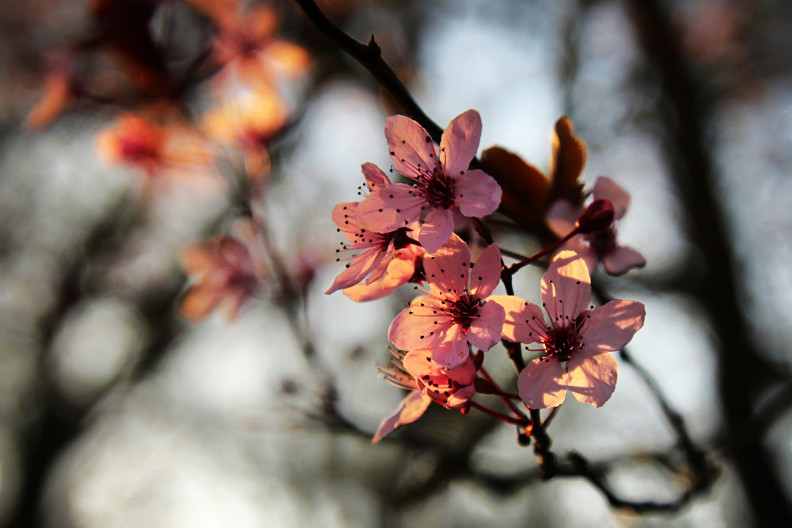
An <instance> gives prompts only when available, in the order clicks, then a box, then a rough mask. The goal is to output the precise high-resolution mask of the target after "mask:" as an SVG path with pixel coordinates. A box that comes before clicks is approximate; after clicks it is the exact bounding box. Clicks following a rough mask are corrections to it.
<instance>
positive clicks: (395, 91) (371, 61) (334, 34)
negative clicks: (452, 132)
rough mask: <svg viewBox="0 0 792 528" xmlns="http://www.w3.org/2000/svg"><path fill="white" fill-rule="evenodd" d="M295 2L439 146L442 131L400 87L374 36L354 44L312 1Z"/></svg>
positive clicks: (402, 84)
mask: <svg viewBox="0 0 792 528" xmlns="http://www.w3.org/2000/svg"><path fill="white" fill-rule="evenodd" d="M295 2H296V3H297V4H298V5H299V6H300V7H301V8H302V10H303V12H304V13H305V15H306V16H307V17H308V18H309V19H310V20H311V22H313V24H314V25H315V26H316V27H317V28H318V29H319V30H320V31H321V32H322V33H324V34H325V35H327V36H328V37H330V38H331V39H332V40H334V41H335V42H336V43H337V44H338V45H339V46H340V47H341V48H342V49H343V50H344V51H346V52H347V53H348V54H349V55H351V56H352V58H354V59H355V60H356V61H357V62H358V63H360V64H361V65H362V66H363V67H364V68H366V69H367V70H368V71H369V72H370V73H371V75H373V76H374V78H375V79H376V80H377V82H379V83H380V84H381V85H382V86H384V87H385V88H386V89H387V90H388V92H389V93H390V94H391V96H392V97H393V98H394V99H395V100H396V102H398V103H399V104H400V105H401V107H402V108H403V109H404V111H405V112H406V114H407V115H408V116H409V117H411V118H413V119H414V120H415V121H417V122H418V123H420V124H421V126H423V127H424V128H425V129H426V131H427V132H429V135H430V136H432V139H434V140H435V141H436V142H437V143H440V137H441V136H442V134H443V129H442V128H440V127H439V126H438V125H437V123H435V122H434V121H432V119H430V118H429V116H427V115H426V114H425V113H424V111H423V110H422V109H421V107H420V106H418V103H416V102H415V99H413V97H412V95H411V94H410V92H409V91H408V90H407V88H406V87H405V86H404V83H402V82H401V80H400V79H399V77H398V76H397V75H396V73H395V72H394V71H393V69H391V67H390V66H388V63H386V62H385V60H384V59H383V58H382V50H381V49H380V47H379V45H378V44H377V42H376V41H375V40H374V35H372V36H371V40H369V42H368V44H363V43H362V42H358V41H357V40H355V39H353V38H352V37H350V36H349V35H347V34H346V33H344V32H343V31H342V30H341V29H339V28H338V27H337V26H336V25H335V24H333V23H332V22H331V21H330V19H328V18H327V17H326V16H325V14H324V13H323V12H322V11H321V9H319V7H318V6H317V5H316V2H314V1H313V0H295Z"/></svg>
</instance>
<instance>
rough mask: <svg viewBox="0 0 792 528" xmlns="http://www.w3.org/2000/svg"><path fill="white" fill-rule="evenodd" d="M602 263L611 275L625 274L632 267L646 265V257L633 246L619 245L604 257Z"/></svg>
mask: <svg viewBox="0 0 792 528" xmlns="http://www.w3.org/2000/svg"><path fill="white" fill-rule="evenodd" d="M602 264H603V265H604V266H605V271H607V272H608V273H610V274H611V275H623V274H624V273H627V272H628V271H629V270H631V269H632V268H643V267H644V266H646V259H645V258H644V256H643V255H641V254H640V253H638V252H637V251H636V250H634V249H632V248H628V247H624V246H618V247H616V249H614V250H613V251H611V252H610V253H608V254H607V255H605V256H604V257H603V258H602Z"/></svg>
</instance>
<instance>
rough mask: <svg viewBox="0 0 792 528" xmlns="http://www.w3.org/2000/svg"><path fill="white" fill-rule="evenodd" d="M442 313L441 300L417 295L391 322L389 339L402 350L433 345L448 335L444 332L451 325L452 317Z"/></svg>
mask: <svg viewBox="0 0 792 528" xmlns="http://www.w3.org/2000/svg"><path fill="white" fill-rule="evenodd" d="M440 313H442V305H441V304H440V302H439V301H437V300H435V299H432V298H430V297H416V298H415V299H413V301H412V302H411V303H410V306H409V307H407V308H405V309H404V310H402V311H401V313H400V314H399V315H397V316H396V318H395V319H394V320H393V322H392V323H391V324H390V327H389V328H388V340H389V341H391V342H392V343H393V344H394V345H396V347H397V348H400V349H401V350H417V349H421V348H429V347H430V346H433V343H436V342H437V341H439V340H442V339H444V338H445V337H446V335H445V333H444V332H445V331H446V330H447V329H448V327H449V326H451V318H450V317H448V316H444V315H439V314H440ZM435 323H437V324H435Z"/></svg>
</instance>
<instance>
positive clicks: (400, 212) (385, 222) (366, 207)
mask: <svg viewBox="0 0 792 528" xmlns="http://www.w3.org/2000/svg"><path fill="white" fill-rule="evenodd" d="M424 203H425V202H424V200H423V199H422V198H421V197H420V196H416V195H415V192H414V191H413V188H412V187H411V186H409V185H405V184H403V183H394V184H391V185H387V186H384V187H381V188H379V189H378V190H376V191H373V192H372V193H370V194H369V195H368V196H367V197H366V198H364V199H363V201H361V202H360V204H358V207H357V210H356V212H355V218H356V219H357V222H358V224H360V226H361V227H363V228H365V229H368V230H370V231H374V232H377V233H388V232H390V231H395V230H396V229H398V228H400V227H404V226H405V225H407V224H408V223H409V222H412V221H414V220H416V219H417V218H418V216H419V215H420V214H421V206H422V205H423V204H424Z"/></svg>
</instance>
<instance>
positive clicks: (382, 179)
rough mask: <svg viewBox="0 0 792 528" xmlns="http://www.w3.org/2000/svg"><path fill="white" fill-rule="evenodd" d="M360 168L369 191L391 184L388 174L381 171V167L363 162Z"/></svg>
mask: <svg viewBox="0 0 792 528" xmlns="http://www.w3.org/2000/svg"><path fill="white" fill-rule="evenodd" d="M360 169H361V170H362V171H363V176H364V177H365V178H366V186H367V187H368V189H369V191H374V190H376V189H378V188H379V187H385V186H386V185H390V184H391V182H390V180H389V179H388V176H387V175H386V174H385V173H384V172H382V169H380V168H379V167H377V166H376V165H374V164H373V163H364V164H363V165H361V166H360Z"/></svg>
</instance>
